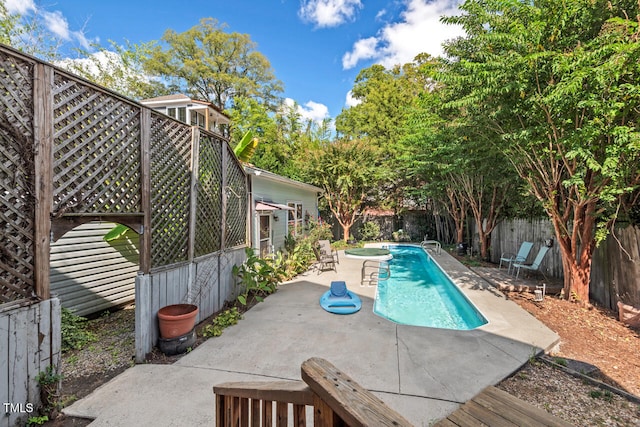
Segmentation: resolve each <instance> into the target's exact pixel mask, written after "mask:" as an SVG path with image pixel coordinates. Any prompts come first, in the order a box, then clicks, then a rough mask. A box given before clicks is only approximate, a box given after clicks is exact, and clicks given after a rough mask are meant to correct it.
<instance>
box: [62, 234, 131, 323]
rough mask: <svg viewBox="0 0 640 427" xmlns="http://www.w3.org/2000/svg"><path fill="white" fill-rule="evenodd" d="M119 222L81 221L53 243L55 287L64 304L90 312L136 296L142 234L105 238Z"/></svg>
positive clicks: (81, 313)
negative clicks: (84, 222) (112, 238)
mask: <svg viewBox="0 0 640 427" xmlns="http://www.w3.org/2000/svg"><path fill="white" fill-rule="evenodd" d="M115 225H116V224H114V223H110V222H90V223H87V224H83V225H80V226H78V227H76V228H74V229H73V230H71V231H69V232H68V233H66V234H65V235H64V236H63V237H62V238H61V239H59V240H58V241H57V242H55V243H53V244H51V276H50V277H51V291H52V292H54V293H55V294H57V296H58V298H59V299H60V301H61V303H62V306H63V307H65V308H68V309H70V310H72V311H73V312H74V313H75V314H77V315H79V316H86V315H88V314H93V313H96V312H100V311H102V310H106V309H109V308H112V307H116V306H121V305H124V304H130V303H132V302H134V300H135V279H136V274H137V272H138V270H139V267H138V265H139V256H140V255H139V254H140V252H139V240H140V238H139V235H138V234H137V233H136V232H134V231H133V230H128V231H127V233H126V234H125V235H124V236H122V237H120V238H118V239H116V240H114V241H111V242H106V241H105V240H104V236H105V234H107V233H108V232H109V231H110V230H111V229H112V228H113V227H115Z"/></svg>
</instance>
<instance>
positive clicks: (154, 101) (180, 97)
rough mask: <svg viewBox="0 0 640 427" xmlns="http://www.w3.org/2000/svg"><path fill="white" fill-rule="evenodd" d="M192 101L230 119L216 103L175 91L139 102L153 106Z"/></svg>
mask: <svg viewBox="0 0 640 427" xmlns="http://www.w3.org/2000/svg"><path fill="white" fill-rule="evenodd" d="M189 102H190V103H192V104H198V105H201V106H203V107H208V108H211V109H213V110H215V111H216V112H217V113H218V114H220V115H222V116H223V117H224V118H226V119H227V120H230V117H229V116H228V115H226V114H225V113H224V111H222V109H221V108H220V107H218V106H217V105H215V104H213V103H211V102H209V101H203V100H200V99H192V98H189V97H188V96H187V95H185V94H183V93H176V94H173V95H163V96H156V97H155V98H147V99H143V100H141V101H140V103H141V104H144V105H147V106H150V107H153V106H154V105H157V106H162V105H167V104H172V103H189Z"/></svg>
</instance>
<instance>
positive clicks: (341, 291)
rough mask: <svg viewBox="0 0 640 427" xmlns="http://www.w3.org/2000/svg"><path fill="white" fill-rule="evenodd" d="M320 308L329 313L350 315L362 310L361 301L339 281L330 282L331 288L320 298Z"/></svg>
mask: <svg viewBox="0 0 640 427" xmlns="http://www.w3.org/2000/svg"><path fill="white" fill-rule="evenodd" d="M320 306H321V307H322V308H323V309H325V310H326V311H328V312H329V313H334V314H352V313H355V312H356V311H358V310H360V309H361V308H362V301H361V300H360V297H359V296H358V295H356V294H354V293H353V292H351V291H350V290H348V289H347V284H346V283H345V282H344V281H342V280H340V281H333V282H331V288H330V289H329V290H328V291H327V292H325V293H324V294H322V296H321V297H320Z"/></svg>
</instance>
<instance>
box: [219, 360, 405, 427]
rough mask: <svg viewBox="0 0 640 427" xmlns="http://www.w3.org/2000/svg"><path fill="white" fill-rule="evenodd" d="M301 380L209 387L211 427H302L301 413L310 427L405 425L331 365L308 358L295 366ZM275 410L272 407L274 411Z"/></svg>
mask: <svg viewBox="0 0 640 427" xmlns="http://www.w3.org/2000/svg"><path fill="white" fill-rule="evenodd" d="M301 371H302V380H303V381H272V382H237V383H236V382H233V383H224V384H219V385H217V386H215V387H213V392H214V394H215V395H216V426H219V427H223V426H225V427H227V426H229V427H230V426H264V427H267V426H287V425H288V422H289V418H290V417H292V418H293V425H294V426H306V425H307V408H312V410H313V425H314V426H319V427H330V426H345V425H348V426H396V427H402V426H411V423H409V422H408V421H407V420H406V419H404V418H403V417H402V415H400V414H398V413H397V412H395V411H394V410H393V409H391V408H389V407H388V406H387V405H386V404H385V403H384V402H383V401H382V400H380V399H379V398H377V397H376V396H375V395H374V394H373V393H371V392H370V391H369V390H366V389H364V388H363V387H362V386H360V385H359V384H358V383H356V382H355V381H354V380H352V379H351V378H350V377H349V376H347V375H346V374H344V373H343V372H341V371H340V370H339V369H337V368H336V367H335V366H333V365H332V364H331V363H329V362H327V361H326V360H324V359H320V358H311V359H309V360H307V361H305V362H304V363H303V364H302V367H301ZM274 407H275V408H274Z"/></svg>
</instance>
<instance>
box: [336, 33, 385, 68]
mask: <svg viewBox="0 0 640 427" xmlns="http://www.w3.org/2000/svg"><path fill="white" fill-rule="evenodd" d="M378 42H379V39H378V38H376V37H369V38H366V39H360V40H358V41H357V42H355V44H354V45H353V49H352V50H351V52H347V53H345V54H344V56H343V57H342V67H343V68H344V69H346V70H348V69H350V68H353V67H355V66H356V64H357V63H358V62H359V61H362V60H367V59H373V58H376V57H378V51H377V49H376V48H377V45H378Z"/></svg>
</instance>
